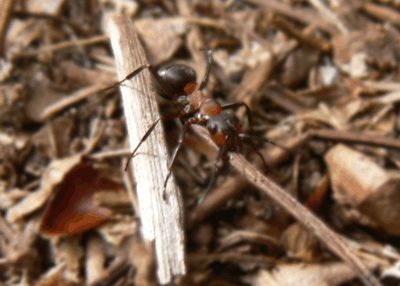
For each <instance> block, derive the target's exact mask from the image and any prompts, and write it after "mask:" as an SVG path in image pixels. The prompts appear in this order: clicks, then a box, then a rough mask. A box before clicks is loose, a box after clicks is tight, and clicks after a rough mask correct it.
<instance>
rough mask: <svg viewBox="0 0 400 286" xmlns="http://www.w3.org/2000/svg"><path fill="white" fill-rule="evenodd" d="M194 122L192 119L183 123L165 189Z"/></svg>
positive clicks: (169, 167)
mask: <svg viewBox="0 0 400 286" xmlns="http://www.w3.org/2000/svg"><path fill="white" fill-rule="evenodd" d="M192 124H193V123H192V122H191V121H186V122H185V124H184V125H183V128H182V130H181V133H180V134H179V140H178V145H177V146H176V147H175V150H174V151H173V152H172V157H171V161H170V163H169V166H168V175H167V177H166V178H165V181H164V190H165V188H166V187H167V183H168V180H169V178H170V177H171V175H172V166H173V165H174V163H175V161H176V157H177V156H178V153H179V150H180V149H181V147H182V146H183V142H184V139H185V135H186V132H187V130H188V128H189V126H190V125H192Z"/></svg>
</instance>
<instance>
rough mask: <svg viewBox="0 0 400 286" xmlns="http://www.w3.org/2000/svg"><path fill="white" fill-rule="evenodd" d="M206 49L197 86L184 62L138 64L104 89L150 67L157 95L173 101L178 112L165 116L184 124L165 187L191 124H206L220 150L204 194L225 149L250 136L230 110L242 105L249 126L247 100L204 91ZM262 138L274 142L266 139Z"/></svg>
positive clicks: (224, 158)
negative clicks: (229, 100) (222, 99)
mask: <svg viewBox="0 0 400 286" xmlns="http://www.w3.org/2000/svg"><path fill="white" fill-rule="evenodd" d="M205 51H206V57H207V67H206V71H205V74H204V77H203V79H202V81H201V83H200V85H199V86H198V85H197V83H196V80H197V76H196V72H195V71H194V69H192V68H191V67H189V66H187V65H183V64H170V65H166V66H163V67H161V68H159V69H156V68H154V67H153V66H152V65H149V64H147V65H143V66H140V67H139V68H137V69H136V70H134V71H133V72H131V73H130V74H128V75H127V76H126V77H125V78H124V79H122V80H120V81H118V82H116V83H115V84H113V85H112V86H110V87H108V88H107V89H109V88H112V87H115V86H118V85H119V84H121V83H123V82H124V81H126V80H128V79H131V78H133V77H135V76H136V75H138V74H139V73H140V72H142V71H143V70H144V69H149V71H150V72H151V74H152V76H153V77H154V78H155V80H156V83H157V84H156V87H157V89H158V93H159V95H160V96H162V97H164V98H166V99H168V100H171V101H172V102H173V103H174V104H175V106H176V108H177V110H178V111H177V112H176V114H174V115H172V116H168V118H180V120H181V122H182V124H183V128H182V130H181V132H180V135H179V140H178V144H177V145H176V147H175V149H174V151H173V152H172V157H171V161H170V164H169V167H168V170H169V172H168V175H167V177H166V178H165V181H164V188H165V187H166V185H167V182H168V179H169V178H170V176H171V174H172V166H173V165H174V163H175V161H176V158H177V155H178V152H179V150H180V149H181V147H182V146H183V143H184V138H185V134H186V132H187V131H188V129H189V127H190V126H191V125H193V124H198V125H201V126H204V127H206V128H207V129H208V131H209V133H210V136H211V138H212V140H213V141H214V142H215V144H216V145H217V146H218V147H219V152H218V156H217V159H216V163H215V170H214V173H213V175H212V177H211V180H210V182H209V185H208V187H207V190H206V193H207V192H208V191H209V189H210V187H211V185H212V184H213V181H214V179H215V174H216V173H217V171H218V167H217V166H218V165H217V163H218V161H219V160H222V161H223V162H224V163H226V162H227V160H228V157H227V153H228V152H241V151H242V140H243V139H251V138H252V136H250V135H247V134H245V133H242V130H241V124H240V121H239V119H238V118H237V116H236V115H235V114H234V113H233V112H232V111H231V109H236V108H239V107H244V108H245V109H246V113H247V119H248V121H249V125H250V128H251V129H252V116H251V112H250V108H249V107H248V105H247V104H246V103H244V102H237V103H231V104H225V105H222V104H220V103H219V102H218V101H217V100H215V99H213V98H212V97H211V96H209V95H208V94H207V93H205V92H204V89H205V87H206V86H207V83H208V79H209V75H210V70H211V64H212V51H211V50H205ZM160 120H161V118H159V119H157V120H156V121H155V122H154V123H153V124H152V125H151V126H150V127H149V129H148V130H147V132H146V133H145V134H144V135H143V137H142V138H141V140H140V141H139V143H138V145H137V146H136V147H135V149H134V150H133V151H132V153H131V155H130V157H129V159H128V161H127V163H126V166H125V170H127V168H128V166H129V162H130V160H131V159H132V158H133V157H134V156H135V154H136V152H137V150H138V149H139V147H140V146H141V144H142V143H143V142H144V141H145V140H146V139H147V137H148V136H149V135H150V134H151V132H152V131H153V130H154V128H155V127H156V126H157V124H158V123H159V122H160ZM262 140H263V141H266V142H269V143H271V144H274V145H276V144H275V143H273V142H271V141H269V140H266V139H262ZM251 146H252V147H253V149H254V151H255V152H256V153H257V154H258V155H259V156H260V157H261V159H262V161H263V163H264V166H265V167H266V165H267V164H266V162H265V159H264V158H263V156H262V154H261V153H260V152H258V150H256V148H255V147H254V145H253V144H251ZM278 146H279V145H278ZM204 197H205V196H204Z"/></svg>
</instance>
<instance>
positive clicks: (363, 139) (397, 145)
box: [307, 129, 400, 150]
mask: <svg viewBox="0 0 400 286" xmlns="http://www.w3.org/2000/svg"><path fill="white" fill-rule="evenodd" d="M307 135H308V136H309V137H310V138H311V139H312V138H317V139H323V140H334V141H341V142H352V143H359V144H366V145H372V146H378V147H385V148H390V149H398V150H400V141H399V140H398V139H395V138H388V137H378V136H376V135H370V134H363V133H357V132H351V131H341V130H331V129H320V130H311V131H309V132H308V134H307Z"/></svg>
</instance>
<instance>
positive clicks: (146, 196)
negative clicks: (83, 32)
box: [108, 16, 185, 284]
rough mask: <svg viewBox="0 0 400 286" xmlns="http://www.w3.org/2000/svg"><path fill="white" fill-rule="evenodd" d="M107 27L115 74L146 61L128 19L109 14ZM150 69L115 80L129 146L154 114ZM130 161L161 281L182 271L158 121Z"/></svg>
mask: <svg viewBox="0 0 400 286" xmlns="http://www.w3.org/2000/svg"><path fill="white" fill-rule="evenodd" d="M108 33H109V35H110V39H111V45H112V49H113V52H114V56H115V61H116V66H117V73H118V78H124V77H125V76H126V75H127V74H129V73H130V72H132V71H133V70H135V69H136V68H138V67H139V66H142V65H144V64H147V60H146V58H145V55H144V50H143V47H142V44H141V43H140V41H139V38H138V34H137V31H136V29H135V28H134V26H133V23H132V22H131V21H130V19H129V18H128V17H126V16H113V17H111V19H110V20H109V21H108ZM151 86H152V83H151V75H150V72H149V71H148V70H144V71H143V72H141V73H140V74H138V75H137V76H135V77H133V78H132V79H130V80H128V81H127V82H126V83H125V84H124V85H121V86H120V89H121V93H122V99H123V107H124V112H125V117H126V123H127V130H128V135H129V142H130V146H131V148H134V147H135V146H136V145H137V144H138V142H139V141H140V139H141V138H142V136H143V134H145V133H146V131H147V129H148V128H149V126H150V125H151V124H152V123H153V122H154V121H155V120H157V119H158V118H160V115H159V112H158V106H157V100H156V94H155V93H154V91H153V90H152V88H151ZM139 151H140V154H138V155H137V156H136V157H135V158H134V159H133V160H132V163H131V164H130V166H131V168H130V170H131V171H132V170H133V174H134V177H135V179H136V192H137V195H138V200H139V206H140V218H141V222H142V229H141V230H142V235H143V237H144V239H146V240H149V241H154V245H155V250H156V251H155V252H156V260H157V267H158V273H157V274H158V280H159V282H160V283H161V284H166V283H171V281H172V279H173V276H175V275H184V274H185V263H184V232H183V216H182V206H181V197H180V193H179V190H178V187H177V186H176V184H175V181H174V179H173V177H171V179H170V180H169V183H168V185H167V187H166V189H165V190H164V187H163V184H164V179H165V178H166V176H167V174H168V151H167V147H166V145H165V140H164V133H163V129H162V126H161V124H159V125H158V126H157V127H156V128H154V131H153V132H152V133H151V134H150V136H149V137H148V138H147V140H146V141H145V142H143V144H142V146H141V147H140V150H139Z"/></svg>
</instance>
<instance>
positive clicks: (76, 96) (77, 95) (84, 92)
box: [40, 83, 109, 120]
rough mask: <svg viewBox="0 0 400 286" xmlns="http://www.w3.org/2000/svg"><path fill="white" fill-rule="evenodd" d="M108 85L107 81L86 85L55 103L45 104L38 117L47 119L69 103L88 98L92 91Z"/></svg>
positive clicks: (95, 91) (72, 103) (94, 91)
mask: <svg viewBox="0 0 400 286" xmlns="http://www.w3.org/2000/svg"><path fill="white" fill-rule="evenodd" d="M107 85H109V83H106V84H105V83H102V84H95V85H91V86H88V87H84V88H82V89H80V90H78V91H76V92H74V93H73V94H71V95H70V96H68V97H64V98H62V99H60V100H59V101H56V102H55V103H53V104H51V105H49V106H47V107H46V108H45V109H43V112H42V114H41V115H40V118H41V119H42V120H47V119H49V118H50V117H52V116H53V115H54V114H56V113H58V112H61V111H63V110H64V109H67V108H68V107H70V106H71V105H75V104H77V103H79V102H81V101H83V100H84V99H86V98H88V97H89V96H91V95H93V94H94V93H97V92H100V91H103V90H104V87H105V86H107Z"/></svg>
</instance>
